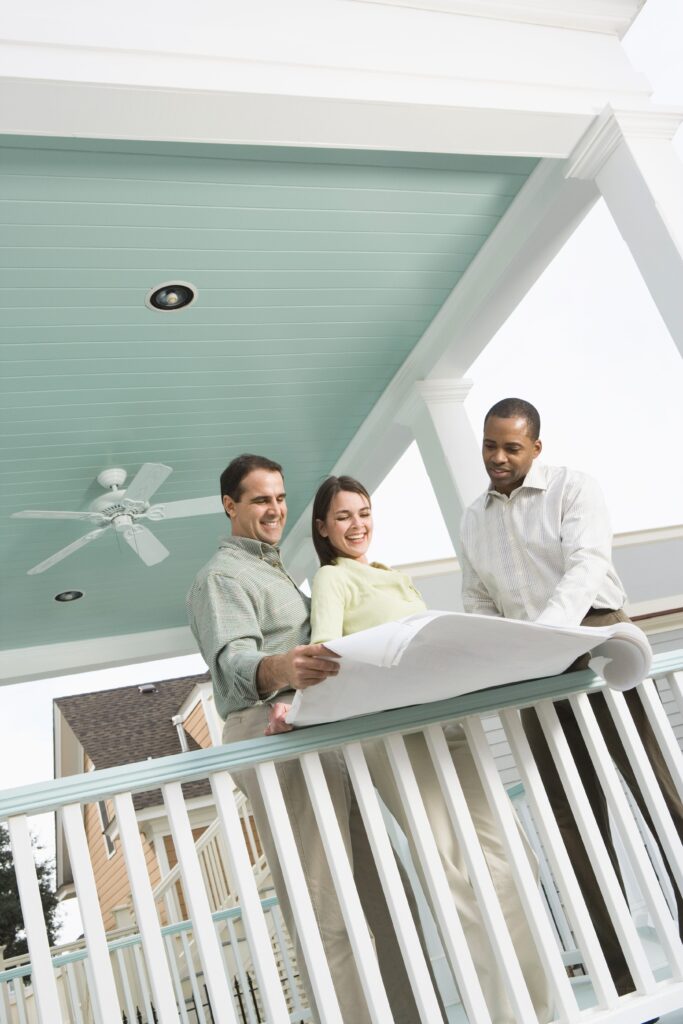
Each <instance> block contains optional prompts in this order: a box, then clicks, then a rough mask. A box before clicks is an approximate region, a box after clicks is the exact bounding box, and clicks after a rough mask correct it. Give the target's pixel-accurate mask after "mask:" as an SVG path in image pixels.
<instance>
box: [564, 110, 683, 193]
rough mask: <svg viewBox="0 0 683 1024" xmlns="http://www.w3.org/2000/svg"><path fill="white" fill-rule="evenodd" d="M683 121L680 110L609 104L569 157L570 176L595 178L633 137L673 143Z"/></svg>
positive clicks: (682, 113)
mask: <svg viewBox="0 0 683 1024" xmlns="http://www.w3.org/2000/svg"><path fill="white" fill-rule="evenodd" d="M682 122H683V111H681V110H613V109H612V108H611V107H606V108H605V109H604V110H603V111H602V113H601V114H599V115H598V117H596V119H595V121H594V122H593V124H592V125H591V126H590V128H589V129H588V131H587V132H586V134H585V135H584V136H583V138H582V139H581V140H580V141H579V143H578V145H577V146H576V147H575V149H574V150H573V152H572V154H571V156H570V157H569V161H568V170H567V177H568V178H582V179H584V180H592V179H594V178H595V177H596V176H597V175H598V174H599V173H600V171H601V169H602V167H603V166H604V165H605V163H606V162H607V161H608V160H609V158H610V157H611V156H612V154H613V153H614V151H615V150H616V148H617V146H619V145H620V143H621V142H623V141H629V140H630V139H632V140H635V139H649V140H652V141H659V142H670V141H671V140H672V139H673V137H674V135H675V134H676V132H677V130H678V128H679V127H680V125H681V123H682Z"/></svg>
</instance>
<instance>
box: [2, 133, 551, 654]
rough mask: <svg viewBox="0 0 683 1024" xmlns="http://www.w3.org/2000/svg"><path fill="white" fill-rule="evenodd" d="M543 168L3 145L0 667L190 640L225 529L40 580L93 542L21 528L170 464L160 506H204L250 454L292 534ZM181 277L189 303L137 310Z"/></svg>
mask: <svg viewBox="0 0 683 1024" xmlns="http://www.w3.org/2000/svg"><path fill="white" fill-rule="evenodd" d="M534 165H535V161H532V160H514V159H503V158H494V157H472V156H462V157H459V156H436V155H434V156H429V155H415V154H407V153H406V154H397V153H393V154H388V153H369V152H349V151H329V150H328V151H323V150H318V149H316V150H304V149H276V148H273V149H262V148H259V149H255V148H246V147H226V146H196V145H175V144H174V145H158V144H155V145H153V144H146V143H130V142H115V141H106V142H101V141H100V142H93V141H84V140H64V139H32V138H19V137H7V136H5V137H4V138H3V139H2V143H1V144H0V225H1V227H0V231H1V238H0V303H1V306H2V322H1V324H0V352H1V359H2V398H1V403H2V404H1V410H0V416H1V418H2V431H1V438H0V446H1V450H2V456H1V462H0V544H1V556H0V557H1V558H2V607H1V609H0V611H1V627H0V629H1V635H0V647H1V648H2V649H7V648H17V647H24V646H33V645H35V644H47V643H58V642H63V641H68V640H78V639H84V638H91V637H98V636H111V635H116V634H125V633H132V632H138V631H143V630H152V629H163V628H168V627H172V626H179V625H184V624H185V621H186V620H185V611H184V595H185V592H186V590H187V587H188V585H189V583H190V581H191V579H192V577H193V575H194V573H195V572H196V570H197V569H198V568H199V566H200V565H201V564H202V563H203V562H204V561H205V560H206V559H207V558H208V557H209V555H210V554H211V552H212V551H213V549H214V547H215V544H216V541H217V539H218V538H219V536H220V535H221V534H222V533H224V532H225V520H224V519H223V518H222V517H221V516H220V515H216V516H198V517H196V518H192V519H177V520H172V521H168V522H160V523H150V524H148V525H149V526H150V527H151V528H152V530H153V531H154V533H155V534H156V535H157V537H158V538H159V539H160V540H161V541H162V543H163V544H164V545H165V546H166V547H167V548H169V549H170V552H171V555H170V557H169V558H167V559H166V560H165V561H164V562H161V563H160V564H159V565H157V566H154V567H151V568H150V567H147V566H145V565H144V564H143V563H142V562H141V561H140V560H139V559H138V558H137V557H136V556H135V554H134V553H133V552H132V551H131V550H130V548H129V547H128V545H127V544H125V543H124V542H123V541H120V540H119V538H118V537H117V536H116V535H115V534H114V531H113V530H112V531H108V533H107V534H106V535H105V536H103V537H101V538H100V539H99V540H97V541H95V542H93V543H92V544H90V545H88V546H87V547H85V548H84V549H82V550H80V551H77V552H76V553H75V554H73V555H71V556H70V557H69V558H67V559H65V560H64V561H62V562H60V563H59V564H57V565H55V566H54V567H53V568H52V569H49V570H47V571H46V572H45V573H43V574H41V575H37V576H27V575H26V570H27V569H28V568H30V567H31V566H32V565H35V564H36V563H37V562H39V561H41V560H42V559H44V558H47V557H48V556H49V555H50V554H52V552H54V551H56V550H57V549H59V548H62V547H64V546H65V545H67V544H70V543H71V542H72V541H74V540H76V539H77V538H78V537H79V536H81V535H82V534H83V533H85V532H87V531H88V530H89V529H91V528H92V527H91V526H89V524H87V523H80V522H74V523H72V522H44V521H43V522H41V521H35V520H34V521H30V520H12V519H10V518H9V516H10V514H11V513H12V512H15V511H19V510H21V509H25V508H50V509H70V510H82V509H84V508H86V507H87V505H88V503H89V502H90V501H91V500H92V499H93V498H94V497H95V496H96V495H98V494H100V493H101V489H100V488H99V486H98V485H97V484H96V483H95V477H96V476H97V474H98V472H99V471H100V470H102V469H104V468H106V467H110V466H122V467H123V468H125V469H126V470H127V471H128V474H129V480H130V479H131V478H132V476H133V475H134V474H135V472H136V471H137V469H138V468H139V467H140V465H141V464H142V463H144V462H165V463H167V464H168V465H170V466H173V468H174V472H173V474H172V475H171V476H170V477H169V479H168V480H167V481H166V483H165V484H163V486H162V487H161V489H160V490H159V491H158V492H157V494H156V495H155V496H154V499H153V500H154V501H155V502H156V501H159V502H162V501H175V500H179V499H182V498H196V497H205V496H207V495H211V494H214V493H215V492H216V491H217V480H218V475H219V473H220V471H221V470H222V469H223V468H224V466H225V465H226V463H227V462H228V461H229V460H230V459H231V458H232V457H233V456H234V455H236V454H238V453H239V452H241V451H245V450H247V451H249V450H250V451H254V450H255V451H259V452H263V453H264V454H267V455H269V456H270V457H272V458H275V459H277V460H278V461H280V462H282V463H283V465H284V466H285V469H286V474H287V491H288V502H289V508H290V524H291V523H293V522H294V521H295V520H296V518H297V516H298V515H299V513H300V512H301V511H302V509H303V508H304V507H305V505H306V503H307V502H308V500H309V499H310V497H311V495H312V493H313V491H314V489H315V487H316V486H317V484H318V482H319V481H320V480H321V478H323V477H324V476H325V475H326V474H327V473H328V472H329V470H330V468H331V467H332V466H333V464H334V463H335V461H336V460H337V458H338V457H339V455H340V454H341V452H342V451H343V449H344V448H345V446H346V445H347V444H348V442H349V441H350V440H351V438H352V437H353V435H354V434H355V432H356V430H357V429H358V427H359V426H360V425H361V423H362V422H363V420H364V418H365V417H366V416H367V414H368V412H369V411H370V409H371V408H372V406H373V404H374V403H375V401H376V400H377V398H378V397H379V396H380V394H381V393H382V391H383V390H384V388H385V387H386V386H387V384H388V383H389V381H390V380H391V378H392V377H393V375H394V374H395V372H396V371H397V370H398V368H399V367H400V366H401V364H402V362H403V361H404V359H405V358H406V356H407V355H408V354H409V352H410V351H411V349H412V348H413V347H414V345H415V344H416V342H417V341H418V340H419V339H420V337H421V335H422V334H423V333H424V331H425V329H426V327H427V326H428V325H429V323H430V321H431V320H432V319H433V317H434V315H435V314H436V312H437V311H438V310H439V308H440V307H441V306H442V304H443V302H444V300H445V299H446V297H447V296H448V294H449V292H450V291H451V290H452V288H453V287H454V286H455V285H456V284H457V282H458V279H459V278H460V276H461V275H462V273H463V272H464V270H465V269H466V268H467V266H468V265H469V263H470V262H471V260H472V258H473V257H474V256H475V254H476V253H477V252H478V250H479V249H480V248H481V246H482V244H483V242H484V241H485V240H486V238H487V237H488V235H489V234H490V233H491V231H492V230H493V228H494V227H495V226H496V224H497V223H498V221H499V219H500V217H501V216H502V214H503V213H504V212H505V210H506V209H507V207H508V206H509V204H510V203H511V201H512V200H513V198H514V197H515V195H516V194H517V192H518V191H519V189H520V188H521V186H522V185H523V184H524V182H525V180H526V178H527V177H528V175H529V174H530V173H531V171H532V170H533V167H534ZM169 280H181V281H189V282H192V283H193V284H194V285H195V286H196V287H197V289H198V292H199V295H198V299H197V301H196V302H195V304H194V305H193V306H191V307H190V308H188V309H186V310H183V311H179V312H176V313H158V312H153V311H151V310H149V309H147V308H146V307H145V305H144V299H145V296H146V294H147V293H148V291H149V290H150V289H151V288H152V287H153V286H155V285H157V284H160V283H162V282H166V281H169ZM348 468H349V470H353V467H348ZM74 588H76V589H80V590H83V591H84V592H85V597H84V598H83V599H82V600H81V601H78V602H76V603H74V604H61V605H60V604H57V603H56V602H55V601H54V600H53V598H54V595H55V594H56V593H58V592H60V591H63V590H67V589H74Z"/></svg>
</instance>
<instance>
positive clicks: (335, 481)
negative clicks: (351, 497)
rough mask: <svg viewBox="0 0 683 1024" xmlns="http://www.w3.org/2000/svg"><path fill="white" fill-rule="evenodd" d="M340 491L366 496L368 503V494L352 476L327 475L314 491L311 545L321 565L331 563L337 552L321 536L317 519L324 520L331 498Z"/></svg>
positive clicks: (325, 538)
mask: <svg viewBox="0 0 683 1024" xmlns="http://www.w3.org/2000/svg"><path fill="white" fill-rule="evenodd" d="M340 491H350V492H351V493H352V494H360V495H362V496H363V497H364V498H367V499H368V505H369V504H370V495H369V494H368V492H367V491H366V489H365V488H364V487H363V485H362V484H361V483H359V482H358V480H354V478H353V477H352V476H328V478H327V480H323V482H322V483H321V485H320V487H319V488H318V490H317V492H316V495H315V498H314V499H313V516H312V523H311V532H312V534H313V546H314V548H315V550H316V552H317V554H318V558H319V559H320V564H321V565H332V564H333V563H334V562H335V561H336V559H337V552H336V551H335V550H334V548H333V547H332V545H331V543H330V541H329V538H327V537H323V535H322V534H321V533H320V531H319V529H318V526H317V521H318V520H321V521H322V522H324V521H325V519H326V518H327V513H328V512H329V511H330V505H331V504H332V500H333V498H335V497H336V495H337V494H339V493H340Z"/></svg>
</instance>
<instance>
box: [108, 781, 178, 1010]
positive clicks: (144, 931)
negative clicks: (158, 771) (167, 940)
mask: <svg viewBox="0 0 683 1024" xmlns="http://www.w3.org/2000/svg"><path fill="white" fill-rule="evenodd" d="M114 810H115V813H116V819H117V821H118V825H119V836H120V838H121V846H122V848H123V856H124V858H125V862H126V870H127V871H128V881H129V882H130V888H131V895H132V897H133V906H134V908H135V919H136V921H137V926H138V928H139V930H140V938H141V940H142V946H143V949H144V951H145V957H146V958H147V965H148V968H149V978H150V983H151V986H152V992H153V993H154V998H153V1002H154V1007H155V1009H156V1012H157V1015H158V1017H159V1021H160V1022H161V1024H178V1010H177V1007H176V1001H175V997H174V995H173V983H172V981H171V974H170V972H169V969H168V961H167V960H166V954H165V952H164V944H163V941H162V939H161V931H160V929H159V920H158V918H157V912H156V907H155V906H154V897H153V896H152V886H151V884H150V880H149V874H148V871H147V864H146V862H145V855H144V852H143V849H142V842H141V840H140V830H139V828H138V824H137V818H136V815H135V809H134V807H133V798H132V797H131V795H130V793H119V794H117V795H116V796H115V797H114Z"/></svg>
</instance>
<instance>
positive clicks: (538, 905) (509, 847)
mask: <svg viewBox="0 0 683 1024" xmlns="http://www.w3.org/2000/svg"><path fill="white" fill-rule="evenodd" d="M463 725H464V729H465V735H466V736H467V740H468V743H469V745H470V750H471V752H472V757H473V758H474V761H475V764H476V766H477V771H478V773H479V777H480V779H481V782H482V785H483V787H484V791H485V793H486V796H487V799H488V802H489V804H490V805H491V809H492V810H493V812H494V814H495V815H496V817H497V819H498V821H499V823H500V827H501V830H502V832H501V838H502V841H503V845H504V846H505V850H506V853H507V857H508V861H509V863H510V868H511V870H512V875H513V878H514V880H515V884H516V886H517V890H518V892H519V897H520V900H521V902H522V906H523V907H524V911H525V915H526V919H527V922H528V924H529V928H530V930H531V934H532V935H533V938H534V942H535V943H536V949H537V951H538V954H539V959H540V960H541V963H542V964H543V967H544V969H545V972H546V975H547V976H548V978H549V979H550V982H551V984H552V988H553V994H554V997H555V1002H556V1004H557V1010H558V1011H559V1017H560V1020H561V1021H563V1022H567V1024H569V1022H572V1021H576V1020H578V1016H579V1009H578V1006H577V1004H576V1000H575V998H574V994H573V992H572V989H571V985H570V983H569V979H568V978H567V972H566V970H565V966H564V963H563V961H562V957H561V955H560V950H559V947H558V944H557V940H556V939H555V936H554V935H553V932H552V929H551V927H550V924H549V922H548V918H547V916H546V913H545V908H544V906H543V900H542V897H541V894H540V892H539V889H538V885H537V882H536V879H535V877H534V873H533V871H532V869H531V865H530V864H529V859H528V857H527V853H526V850H525V849H524V845H523V843H522V838H521V836H520V834H519V830H518V826H517V820H516V818H515V815H514V812H513V809H512V804H511V803H510V800H509V799H508V795H507V793H506V792H505V788H504V786H503V783H502V782H501V780H500V776H499V774H498V769H497V768H496V765H495V762H494V760H493V755H492V753H491V748H490V747H489V745H488V741H487V739H486V735H485V733H484V729H483V727H482V724H481V720H480V719H479V718H474V717H473V718H467V719H465V721H464V723H463Z"/></svg>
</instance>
